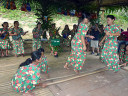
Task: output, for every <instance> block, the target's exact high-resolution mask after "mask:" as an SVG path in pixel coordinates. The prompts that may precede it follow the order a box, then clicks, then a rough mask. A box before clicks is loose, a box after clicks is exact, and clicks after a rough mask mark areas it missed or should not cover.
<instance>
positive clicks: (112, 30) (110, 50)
mask: <svg viewBox="0 0 128 96" xmlns="http://www.w3.org/2000/svg"><path fill="white" fill-rule="evenodd" d="M114 21H115V17H114V16H113V15H108V16H107V24H108V25H107V26H106V27H105V30H104V31H105V33H106V35H105V36H104V38H103V39H102V41H101V42H100V44H99V45H102V43H103V41H104V40H105V44H104V47H103V49H102V53H101V60H102V61H103V62H105V63H106V65H107V67H108V69H112V70H113V71H114V72H117V71H119V70H120V66H119V57H118V54H117V53H118V52H117V50H118V42H117V37H118V36H120V33H121V30H120V26H119V25H116V24H114Z"/></svg>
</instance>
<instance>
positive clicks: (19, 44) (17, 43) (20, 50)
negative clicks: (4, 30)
mask: <svg viewBox="0 0 128 96" xmlns="http://www.w3.org/2000/svg"><path fill="white" fill-rule="evenodd" d="M27 32H28V31H27ZM27 32H24V31H23V29H22V28H20V27H19V22H18V21H14V28H11V29H10V36H12V39H13V49H14V53H15V57H17V55H18V54H22V56H24V47H23V39H22V37H21V35H25V34H26V33H27Z"/></svg>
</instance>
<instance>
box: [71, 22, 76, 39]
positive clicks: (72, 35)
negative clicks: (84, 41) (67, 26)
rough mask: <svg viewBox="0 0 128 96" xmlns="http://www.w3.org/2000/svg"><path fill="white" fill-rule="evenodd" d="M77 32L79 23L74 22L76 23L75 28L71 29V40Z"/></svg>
mask: <svg viewBox="0 0 128 96" xmlns="http://www.w3.org/2000/svg"><path fill="white" fill-rule="evenodd" d="M76 32H77V25H76V24H74V25H73V29H72V30H71V40H72V39H73V37H74V36H75V34H76Z"/></svg>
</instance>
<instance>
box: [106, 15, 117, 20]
mask: <svg viewBox="0 0 128 96" xmlns="http://www.w3.org/2000/svg"><path fill="white" fill-rule="evenodd" d="M107 18H111V19H114V20H115V19H116V18H115V16H114V15H107Z"/></svg>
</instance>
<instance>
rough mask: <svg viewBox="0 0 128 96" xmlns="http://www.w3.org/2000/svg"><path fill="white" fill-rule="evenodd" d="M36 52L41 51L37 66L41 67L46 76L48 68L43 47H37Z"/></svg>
mask: <svg viewBox="0 0 128 96" xmlns="http://www.w3.org/2000/svg"><path fill="white" fill-rule="evenodd" d="M38 52H40V53H41V59H42V61H41V63H39V67H40V68H41V71H42V72H45V74H46V75H47V76H48V72H49V69H48V64H47V57H46V56H45V55H44V49H43V48H40V49H38Z"/></svg>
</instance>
